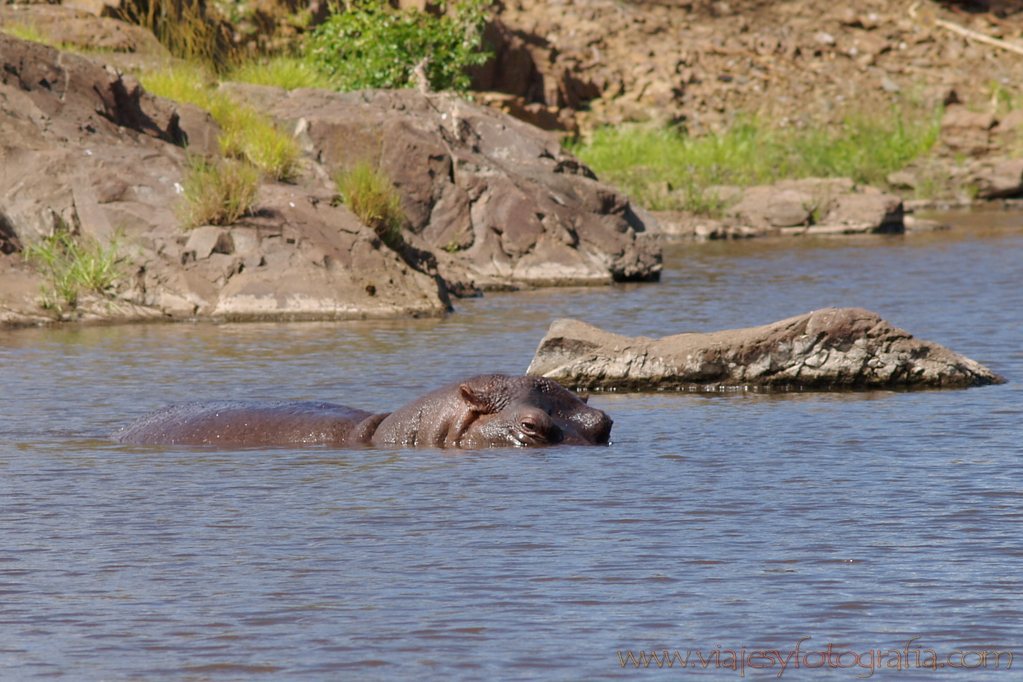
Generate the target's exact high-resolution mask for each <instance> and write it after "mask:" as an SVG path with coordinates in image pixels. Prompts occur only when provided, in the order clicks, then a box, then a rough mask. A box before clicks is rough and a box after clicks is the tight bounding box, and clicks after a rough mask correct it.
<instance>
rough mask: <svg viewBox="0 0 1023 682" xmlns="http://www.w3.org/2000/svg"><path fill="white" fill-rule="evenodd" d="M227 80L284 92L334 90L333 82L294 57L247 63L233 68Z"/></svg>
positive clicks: (325, 75)
mask: <svg viewBox="0 0 1023 682" xmlns="http://www.w3.org/2000/svg"><path fill="white" fill-rule="evenodd" d="M227 78H228V79H229V80H233V81H239V82H241V83H254V84H256V85H273V86H276V87H279V88H284V89H285V90H294V89H295V88H323V89H324V90H331V89H334V88H335V83H334V81H333V80H332V79H331V78H330V77H329V76H327V74H325V73H323V72H322V71H320V70H318V69H315V68H313V67H312V66H310V65H309V63H308V62H306V61H305V60H302V59H297V58H295V57H273V58H270V59H266V60H257V61H249V62H246V63H244V64H241V65H239V66H237V67H235V68H234V69H233V70H231V71H230V73H229V74H228V75H227Z"/></svg>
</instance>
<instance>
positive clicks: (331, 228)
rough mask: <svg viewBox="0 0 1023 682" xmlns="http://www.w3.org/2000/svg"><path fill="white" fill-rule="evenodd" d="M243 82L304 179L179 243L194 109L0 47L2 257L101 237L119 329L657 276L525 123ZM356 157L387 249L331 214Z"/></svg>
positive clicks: (378, 95) (319, 313)
mask: <svg viewBox="0 0 1023 682" xmlns="http://www.w3.org/2000/svg"><path fill="white" fill-rule="evenodd" d="M252 87H253V88H254V90H253V89H250V88H247V87H246V86H237V87H236V88H235V89H234V90H232V91H233V92H236V93H237V94H238V96H239V97H240V98H243V99H249V100H251V99H252V98H253V97H254V96H256V95H258V96H259V97H262V98H263V99H262V100H261V101H262V106H261V108H263V109H264V110H265V109H267V108H269V109H271V113H273V115H275V116H276V117H277V118H278V120H280V121H282V122H287V123H291V124H292V125H293V127H294V130H295V133H296V135H298V137H299V138H300V139H301V140H302V142H303V143H304V144H305V145H306V148H307V150H308V152H309V158H308V159H307V162H306V165H305V168H304V171H303V173H302V175H301V176H300V177H299V178H297V179H296V180H295V181H294V182H293V183H292V184H284V183H279V182H270V181H264V182H263V183H262V185H261V187H260V190H259V193H258V196H257V201H256V205H255V208H254V210H253V211H251V213H250V214H249V215H247V216H245V217H243V218H242V219H241V220H239V221H237V222H236V223H235V224H233V225H229V226H223V227H215V226H202V227H200V228H198V229H196V230H193V231H185V230H183V229H182V228H181V225H180V220H179V217H178V210H177V209H178V207H179V203H180V202H181V192H182V191H183V184H184V175H185V168H186V167H187V158H186V152H185V146H186V145H187V146H188V147H189V149H190V150H191V151H193V152H195V151H198V152H199V153H215V152H216V150H217V142H216V140H217V135H218V133H219V127H218V126H217V125H216V124H215V123H214V122H213V120H212V119H211V118H210V117H209V115H208V114H206V113H205V112H203V111H202V110H199V109H197V108H196V107H194V106H192V105H178V104H175V103H174V102H171V101H169V100H166V99H162V98H159V97H154V96H153V95H151V94H149V93H147V92H146V91H145V90H144V89H143V88H142V87H140V86H139V84H138V83H137V82H136V81H135V80H134V79H133V78H131V77H129V76H124V75H122V74H121V73H120V72H119V71H117V70H115V69H113V68H110V67H102V66H100V65H98V64H96V63H95V62H93V61H90V60H89V59H86V58H83V57H80V56H76V55H72V54H67V53H63V52H60V51H58V50H55V49H53V48H50V47H46V46H44V45H40V44H37V43H31V42H27V41H22V40H18V39H15V38H13V37H10V36H8V35H6V34H2V33H0V252H2V253H4V254H10V255H9V258H13V259H17V258H18V253H19V252H20V251H21V250H22V249H24V248H25V247H26V246H28V245H29V244H33V243H36V242H39V241H40V240H42V239H44V238H46V237H49V236H52V235H53V234H55V233H56V232H58V231H61V230H66V231H69V232H71V233H72V234H82V235H85V236H88V237H91V238H94V239H96V240H97V241H99V242H100V243H101V244H110V243H112V242H115V241H116V242H119V243H120V244H122V249H121V255H122V259H123V261H125V262H126V263H129V266H128V270H129V272H127V274H126V276H125V277H124V278H123V281H121V282H120V284H119V288H118V296H119V297H120V301H121V302H122V303H124V306H123V307H124V308H125V309H128V308H130V309H131V312H130V315H129V317H131V318H136V317H138V316H139V314H140V310H142V309H146V310H148V313H146V315H150V316H152V315H155V316H166V317H172V318H180V317H195V316H198V317H217V318H222V319H350V318H365V317H394V316H408V315H413V316H423V315H431V316H436V315H443V314H444V313H445V312H446V311H447V310H449V309H450V302H449V300H448V291H449V290H452V289H453V290H454V291H455V292H456V293H460V292H465V293H470V294H471V293H474V292H476V291H478V289H480V288H496V287H504V288H516V287H519V286H529V285H556V284H566V283H571V284H580V283H586V284H595V283H606V282H610V281H612V280H615V279H619V280H627V279H654V278H656V277H657V274H658V272H659V270H660V253H659V251H658V250H657V248H656V247H655V246H654V245H653V243H652V242H647V241H645V240H643V239H640V238H639V237H638V235H641V234H642V233H644V231H645V230H646V229H647V226H648V224H649V223H651V222H652V219H651V218H649V217H648V216H646V214H645V213H644V212H643V211H642V209H639V208H637V207H634V206H632V205H631V204H630V203H629V201H628V198H627V197H625V196H624V195H622V194H621V193H619V192H617V191H616V190H615V189H614V188H612V187H609V186H607V185H603V184H601V183H599V182H598V181H597V180H595V179H594V178H593V176H592V173H591V172H590V171H589V170H588V169H587V168H586V167H585V166H583V165H582V164H581V163H579V162H578V161H577V160H576V159H575V158H574V157H572V156H570V155H568V154H566V153H565V152H563V151H562V150H561V149H560V147H558V146H557V144H556V143H554V142H552V141H551V140H550V139H548V138H547V137H546V136H545V135H544V133H542V131H539V130H537V129H535V128H532V127H531V126H528V125H527V124H525V123H522V122H520V121H517V120H515V119H513V118H511V117H509V116H506V115H504V114H500V113H498V112H495V111H493V110H491V109H489V108H483V107H478V106H475V105H471V104H468V103H465V102H462V101H460V100H457V99H455V98H448V97H440V96H437V97H433V96H425V95H421V94H419V93H417V92H414V91H407V92H393V93H389V92H362V93H350V94H347V95H338V94H336V93H326V92H322V91H313V90H306V91H302V92H298V93H293V94H288V93H286V92H285V91H283V90H281V91H277V90H276V89H273V88H262V89H260V88H258V87H256V86H252ZM363 159H368V160H371V161H373V162H377V163H379V164H380V165H381V166H383V167H384V169H385V170H387V171H388V172H389V173H390V175H391V177H392V178H393V179H394V181H395V182H396V184H397V185H398V186H399V188H400V189H401V191H402V193H403V195H404V203H405V209H406V212H407V213H408V216H409V224H408V227H409V230H407V231H406V239H405V240H404V241H405V244H404V245H403V246H399V247H398V251H395V250H393V249H392V248H391V247H389V246H387V245H385V244H383V243H381V240H380V239H379V237H378V236H377V235H376V234H375V233H374V232H373V231H372V230H371V229H369V228H367V227H365V226H364V225H362V224H361V223H360V222H359V220H358V219H357V218H356V217H355V216H354V215H353V214H352V213H351V212H350V211H349V210H348V209H347V208H346V207H344V206H340V205H337V202H336V195H337V190H336V188H335V186H334V184H333V181H332V180H331V171H333V170H334V169H336V168H339V167H341V166H343V165H345V163H347V162H349V161H354V160H363ZM11 263H14V261H11ZM15 271H18V270H17V269H16V268H14V267H13V265H12V267H11V268H9V269H6V270H3V271H0V276H3V272H8V273H13V272H15ZM19 272H20V271H19ZM0 289H4V287H2V286H0ZM13 290H14V289H13V288H10V289H9V290H8V291H7V292H5V294H4V296H3V297H2V300H0V307H2V308H4V309H5V310H6V311H7V312H6V313H5V316H6V317H5V318H4V319H7V320H8V321H11V320H17V319H22V320H36V319H37V318H39V317H40V316H43V317H45V316H46V315H52V314H51V313H48V312H46V311H43V310H41V309H40V308H39V305H38V301H37V300H36V299H38V294H37V293H36V295H34V296H33V295H30V294H28V293H24V294H23V295H22V294H19V295H17V296H15V294H13V293H11V292H12V291H13ZM17 291H19V292H27V289H25V288H24V287H18V288H17ZM37 291H38V290H37ZM129 304H130V305H129ZM116 308H117V306H111V307H110V309H111V310H115V309H116ZM19 311H20V312H19ZM119 315H120V313H116V312H112V313H111V317H113V318H117V317H119Z"/></svg>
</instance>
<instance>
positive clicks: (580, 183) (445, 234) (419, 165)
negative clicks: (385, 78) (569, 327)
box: [222, 83, 661, 289]
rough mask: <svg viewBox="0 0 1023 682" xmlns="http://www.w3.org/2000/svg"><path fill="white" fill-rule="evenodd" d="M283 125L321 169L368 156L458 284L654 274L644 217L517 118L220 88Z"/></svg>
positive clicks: (406, 103) (384, 94)
mask: <svg viewBox="0 0 1023 682" xmlns="http://www.w3.org/2000/svg"><path fill="white" fill-rule="evenodd" d="M222 87H223V88H225V89H226V90H227V91H228V92H229V93H231V95H232V96H235V97H236V98H238V99H239V100H242V101H247V102H251V103H253V104H256V105H258V106H259V108H260V110H262V111H265V112H267V113H269V114H270V115H271V116H273V117H274V118H275V119H277V120H278V121H280V122H282V123H285V124H287V125H289V126H291V127H292V129H293V130H294V131H295V134H296V135H298V137H299V139H300V140H302V142H303V144H304V145H305V146H306V151H307V153H308V154H309V155H310V156H311V157H312V158H314V159H315V160H316V161H317V162H319V163H321V164H323V165H324V166H326V167H327V168H330V169H339V168H345V167H347V166H350V165H353V164H356V163H359V162H360V161H366V160H369V161H372V162H374V163H379V165H380V166H381V167H382V168H383V169H384V170H385V171H386V172H387V173H388V174H389V176H390V177H391V178H392V180H393V181H394V183H395V184H396V185H397V186H398V187H399V189H400V190H401V193H402V196H403V204H404V209H405V213H406V215H407V217H408V229H409V231H410V232H411V233H412V234H413V235H415V237H417V238H418V239H416V240H414V244H416V245H417V246H421V247H423V248H426V249H428V250H430V251H432V252H433V254H434V255H435V257H436V259H437V264H438V270H439V272H440V274H441V276H442V277H443V278H444V279H445V280H447V281H450V282H455V283H462V284H463V285H464V286H466V287H468V288H481V289H493V288H508V287H517V286H522V285H527V286H549V285H569V284H603V283H608V282H611V281H628V280H653V279H656V278H657V277H658V275H659V272H660V269H661V258H660V251H659V249H658V248H657V246H656V245H655V244H654V243H653V242H651V241H649V240H647V239H645V238H644V237H645V233H646V232H647V231H649V230H650V228H651V227H653V226H654V224H655V221H654V220H653V218H652V217H651V216H650V215H649V214H648V213H646V212H645V211H644V210H643V209H642V208H640V207H638V206H636V205H634V204H632V203H631V202H630V201H629V198H628V197H627V196H625V195H624V194H622V193H621V192H619V191H618V190H616V189H615V188H614V187H611V186H609V185H605V184H603V183H601V182H599V181H597V179H596V178H595V176H594V175H593V173H592V171H590V170H589V169H588V168H587V167H586V166H585V165H583V164H582V163H581V162H580V161H579V160H578V159H576V158H575V157H573V156H572V155H570V154H568V153H567V152H565V151H564V150H563V149H562V148H561V147H560V146H559V145H558V143H557V142H556V141H555V140H553V139H551V138H549V137H547V136H544V135H543V134H540V133H539V131H538V130H537V129H536V128H534V127H533V126H530V125H528V124H526V123H523V122H522V121H519V120H517V119H514V118H512V117H511V116H507V115H505V114H502V113H499V112H496V111H494V110H493V109H491V108H489V107H485V106H478V105H475V104H472V103H470V102H466V101H464V100H462V99H459V98H458V97H455V96H452V95H444V94H423V93H420V92H418V91H415V90H397V91H383V90H373V91H370V90H367V91H361V92H349V93H336V92H326V91H323V90H309V89H299V90H294V91H292V92H288V91H286V90H283V89H280V88H272V87H267V86H256V85H247V84H240V83H230V84H225V85H224V86H222Z"/></svg>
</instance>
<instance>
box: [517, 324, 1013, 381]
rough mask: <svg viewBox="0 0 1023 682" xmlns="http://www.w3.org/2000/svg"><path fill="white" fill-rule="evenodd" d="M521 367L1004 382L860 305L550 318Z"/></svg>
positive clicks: (579, 373) (570, 376) (575, 377)
mask: <svg viewBox="0 0 1023 682" xmlns="http://www.w3.org/2000/svg"><path fill="white" fill-rule="evenodd" d="M526 373H527V374H530V375H533V376H544V377H548V378H550V379H554V380H555V381H557V382H558V383H561V384H563V385H565V386H572V387H578V388H583V389H626V390H655V389H664V388H674V389H696V388H698V387H703V388H714V387H721V386H750V387H767V388H774V389H816V390H830V389H873V388H963V387H967V386H981V385H986V384H996V383H1004V381H1005V380H1004V379H1002V378H1001V377H999V376H998V375H996V374H994V373H993V372H991V371H990V370H989V369H987V368H986V367H984V366H982V365H980V364H979V363H977V362H974V361H973V360H970V359H968V358H964V357H963V356H961V355H957V354H955V353H953V352H952V351H950V350H948V349H947V348H944V347H942V346H940V345H938V344H936V343H930V342H928V341H920V340H918V339H915V338H913V336H912V335H910V334H909V333H907V332H905V331H903V330H901V329H897V328H896V327H893V326H892V325H891V324H889V323H887V322H885V321H884V320H882V319H881V318H880V317H879V316H878V315H877V314H875V313H872V312H869V311H867V310H863V309H862V308H825V309H823V310H818V311H815V312H812V313H808V314H806V315H800V316H798V317H792V318H789V319H787V320H782V321H780V322H775V323H774V324H769V325H764V326H762V327H752V328H748V329H733V330H729V331H720V332H714V333H711V334H678V335H675V336H667V337H664V338H661V339H650V338H646V337H642V336H641V337H635V338H630V337H626V336H620V335H618V334H612V333H609V332H605V331H603V330H600V329H598V328H596V327H593V326H590V325H588V324H586V323H584V322H579V321H576V320H564V319H562V320H555V321H554V322H553V323H552V324H551V326H550V329H549V330H548V332H547V335H546V336H545V337H544V339H543V340H542V341H541V342H540V346H539V348H538V349H537V351H536V355H535V356H534V358H533V361H532V363H531V364H530V365H529V369H528V370H527V371H526Z"/></svg>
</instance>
